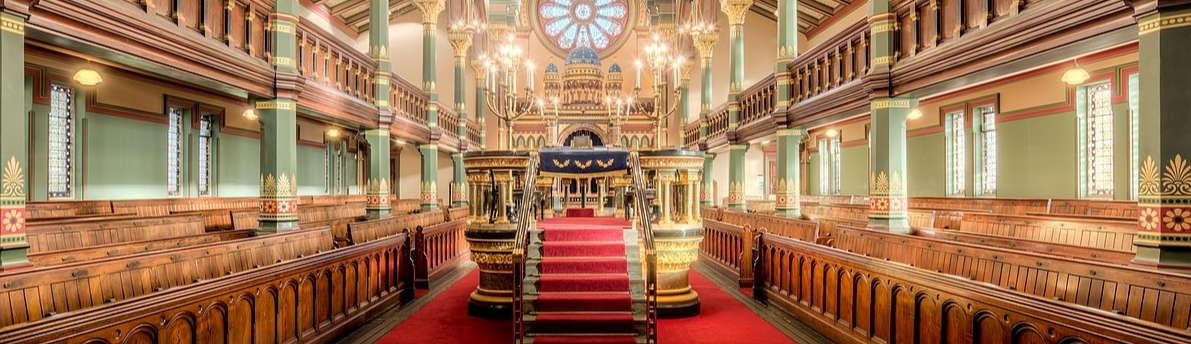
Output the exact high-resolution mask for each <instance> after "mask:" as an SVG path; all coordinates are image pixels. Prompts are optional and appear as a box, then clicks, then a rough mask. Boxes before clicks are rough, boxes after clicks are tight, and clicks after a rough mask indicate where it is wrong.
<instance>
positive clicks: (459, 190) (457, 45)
mask: <svg viewBox="0 0 1191 344" xmlns="http://www.w3.org/2000/svg"><path fill="white" fill-rule="evenodd" d="M472 33H473V31H472V30H471V29H451V31H450V32H448V33H447V40H448V41H449V42H451V48H453V49H454V51H455V110H456V111H459V132H458V135H459V151H460V152H463V151H467V150H468V149H471V147H469V146H468V142H467V51H468V49H469V48H471V36H472ZM451 161H452V167H453V170H452V171H453V174H452V180H451V207H466V206H467V170H466V169H465V168H464V167H463V153H455V154H451Z"/></svg>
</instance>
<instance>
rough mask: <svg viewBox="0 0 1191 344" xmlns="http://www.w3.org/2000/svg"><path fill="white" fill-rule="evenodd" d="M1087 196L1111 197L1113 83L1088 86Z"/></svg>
mask: <svg viewBox="0 0 1191 344" xmlns="http://www.w3.org/2000/svg"><path fill="white" fill-rule="evenodd" d="M1086 111H1087V134H1086V135H1087V136H1086V138H1087V146H1086V147H1087V148H1086V152H1085V155H1086V156H1087V159H1088V160H1087V166H1086V167H1087V177H1088V180H1087V195H1088V196H1112V191H1113V185H1112V184H1113V183H1112V149H1113V148H1112V146H1113V142H1112V85H1111V84H1109V83H1104V84H1099V85H1094V86H1088V89H1087V110H1086Z"/></svg>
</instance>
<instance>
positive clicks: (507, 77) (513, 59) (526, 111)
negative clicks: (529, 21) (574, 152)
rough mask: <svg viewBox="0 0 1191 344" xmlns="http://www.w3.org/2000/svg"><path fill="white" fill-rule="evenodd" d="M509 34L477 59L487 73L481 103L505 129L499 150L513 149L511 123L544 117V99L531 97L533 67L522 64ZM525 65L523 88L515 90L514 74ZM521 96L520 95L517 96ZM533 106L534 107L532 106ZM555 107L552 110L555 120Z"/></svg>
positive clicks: (518, 50)
mask: <svg viewBox="0 0 1191 344" xmlns="http://www.w3.org/2000/svg"><path fill="white" fill-rule="evenodd" d="M515 39H516V36H515V35H514V34H512V33H510V34H509V35H508V37H507V38H506V40H505V41H504V42H502V43H501V44H500V45H499V46H498V47H497V48H495V49H493V51H491V52H490V53H489V54H485V55H482V56H480V60H481V61H483V65H484V68H485V70H487V73H485V82H484V91H485V92H484V93H485V98H484V101H485V103H486V104H487V105H488V109H490V110H491V111H492V113H493V114H494V115H495V116H496V118H497V119H499V120H500V122H501V123H500V124H501V126H502V127H503V128H505V129H506V134H505V135H506V136H505V139H504V140H503V142H502V144H503V146H502V147H501V149H509V150H512V149H513V122H515V121H517V120H518V119H521V118H522V117H525V116H526V115H530V114H535V113H536V114H538V116H544V114H545V112H544V111H543V110H544V105H545V99H544V98H543V97H541V96H538V95H535V94H534V76H533V74H534V71H533V69H534V66H533V62H532V61H522V51H521V47H520V46H518V45H517V44H516V43H515ZM522 62H524V64H525V80H526V85H525V88H523V89H518V88H517V72H519V71H520V70H521V65H522ZM519 93H520V95H519ZM535 105H536V106H535ZM557 109H558V107H557V106H555V117H557V112H558V110H557Z"/></svg>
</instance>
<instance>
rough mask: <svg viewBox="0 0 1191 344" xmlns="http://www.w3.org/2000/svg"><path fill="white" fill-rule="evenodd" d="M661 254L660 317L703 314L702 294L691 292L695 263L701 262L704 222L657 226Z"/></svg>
mask: <svg viewBox="0 0 1191 344" xmlns="http://www.w3.org/2000/svg"><path fill="white" fill-rule="evenodd" d="M653 233H654V234H653V235H654V247H656V248H657V254H658V265H657V267H658V316H660V317H663V318H685V317H691V316H696V315H699V313H700V312H701V307H700V301H699V293H697V292H695V290H694V289H692V288H691V283H690V272H691V263H694V262H695V260H698V259H699V244H701V243H702V242H703V226H702V223H701V222H696V223H676V224H653Z"/></svg>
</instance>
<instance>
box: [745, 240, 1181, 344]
mask: <svg viewBox="0 0 1191 344" xmlns="http://www.w3.org/2000/svg"><path fill="white" fill-rule="evenodd" d="M758 247H759V249H758V253H757V257H758V258H759V259H758V265H757V266H756V267H755V270H756V286H755V287H754V297H756V298H758V299H761V300H765V301H766V302H768V303H770V304H772V305H774V306H776V307H778V308H780V309H783V310H784V311H786V312H787V313H789V314H791V315H793V316H794V317H796V318H798V319H799V320H801V321H802V322H804V323H806V324H808V325H809V326H810V327H812V328H814V329H816V330H817V331H818V332H820V333H822V334H824V335H825V336H827V337H828V338H829V339H831V340H833V341H836V342H856V343H892V342H896V343H971V342H975V343H1011V342H1012V343H1046V342H1055V343H1116V342H1130V343H1176V342H1188V341H1191V332H1187V331H1185V330H1184V329H1185V328H1186V327H1187V326H1186V324H1182V325H1178V324H1175V325H1174V326H1163V325H1159V324H1154V323H1151V322H1146V321H1139V320H1137V319H1131V318H1124V317H1119V316H1114V315H1112V314H1110V313H1107V312H1104V311H1101V310H1098V309H1092V308H1086V307H1073V306H1071V304H1069V303H1065V302H1064V301H1061V300H1055V299H1046V298H1041V297H1035V296H1032V295H1025V294H1022V293H1019V292H1014V291H1012V290H1007V289H1004V288H1000V287H997V286H996V285H989V284H983V283H974V282H971V281H966V280H963V279H959V278H950V277H948V276H941V275H940V274H939V273H938V272H934V271H931V270H928V269H920V268H915V267H911V266H906V265H904V264H898V263H894V262H888V261H884V260H883V259H882V258H880V257H864V256H862V255H859V254H853V253H848V252H843V251H840V250H835V249H831V248H827V247H822V246H817V245H813V244H809V243H804V242H800V241H797V240H792V239H789V238H784V237H781V236H777V235H772V234H766V233H761V234H760V236H759V240H758ZM970 251H980V249H972V250H970ZM989 265H991V264H989ZM1022 268H1023V269H1028V267H1025V266H1022ZM1114 268H1116V267H1114ZM1096 270H1101V268H1096ZM1002 271H1005V272H1006V273H1003V274H1001V275H1004V276H1016V274H1009V273H1007V272H1009V271H1011V270H1002ZM1052 271H1053V273H1052V274H1051V275H1054V276H1055V277H1054V278H1052V280H1053V279H1057V276H1058V275H1059V274H1062V273H1064V272H1063V271H1064V270H1061V269H1052ZM1081 271H1087V270H1086V269H1084V270H1081ZM1106 275H1107V274H1106ZM1167 276H1170V275H1163V276H1162V277H1167ZM1104 277H1106V276H1101V277H1099V278H1097V279H1101V278H1104ZM1180 278H1181V277H1180ZM1163 279H1164V278H1163ZM1146 280H1147V281H1153V280H1154V278H1148V279H1146ZM1118 281H1122V282H1124V281H1123V280H1119V279H1118ZM1064 282H1066V281H1064ZM1101 282H1103V285H1104V286H1107V285H1108V284H1109V283H1108V282H1104V280H1101ZM1076 283H1077V284H1076V285H1077V286H1082V284H1078V283H1079V282H1078V281H1077V282H1076ZM1039 285H1040V284H1039ZM1166 286H1167V287H1163V288H1162V289H1164V290H1163V291H1158V290H1157V289H1152V288H1153V284H1151V285H1147V286H1145V287H1142V286H1136V287H1135V288H1136V289H1134V290H1128V291H1126V290H1125V289H1126V288H1117V289H1116V290H1117V293H1118V294H1117V295H1119V296H1122V297H1123V298H1124V299H1128V300H1129V302H1124V301H1125V300H1120V301H1116V302H1109V303H1110V304H1116V305H1120V306H1128V307H1124V308H1132V307H1133V306H1135V305H1136V308H1135V309H1133V310H1132V311H1136V312H1142V310H1143V309H1144V311H1146V312H1150V314H1152V315H1153V316H1161V315H1162V314H1169V311H1170V310H1181V311H1182V312H1184V313H1183V315H1181V316H1177V317H1174V318H1179V319H1181V320H1182V321H1186V319H1187V318H1188V317H1187V316H1186V315H1185V312H1186V310H1187V309H1188V307H1180V306H1178V305H1172V302H1176V300H1177V302H1182V303H1183V304H1185V303H1187V302H1191V299H1187V298H1185V297H1183V296H1179V297H1178V298H1176V297H1175V295H1176V294H1175V293H1173V292H1170V290H1179V289H1176V288H1182V289H1181V292H1185V291H1186V290H1191V289H1188V288H1187V287H1185V286H1183V284H1182V283H1178V285H1177V286H1176V285H1175V283H1168V284H1166ZM1052 289H1055V288H1052ZM1058 289H1059V290H1061V289H1062V288H1058ZM1019 290H1020V289H1019ZM1077 290H1089V291H1090V290H1092V289H1091V288H1082V287H1080V288H1071V289H1068V290H1062V292H1067V291H1070V292H1075V291H1077ZM1159 295H1165V296H1161V297H1160V296H1159ZM1142 296H1146V297H1147V298H1148V299H1150V300H1153V301H1150V302H1153V303H1149V304H1148V305H1157V304H1158V302H1165V304H1166V305H1167V306H1166V307H1159V309H1165V310H1166V311H1165V312H1155V309H1154V308H1152V307H1150V308H1144V307H1141V305H1140V304H1136V303H1130V302H1137V301H1140V299H1141V298H1142ZM1064 300H1074V299H1072V298H1064ZM1160 300H1161V301H1160ZM1068 302H1070V301H1068ZM1124 308H1122V310H1123V309H1124Z"/></svg>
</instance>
